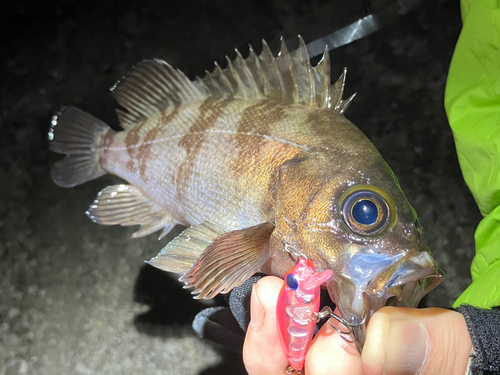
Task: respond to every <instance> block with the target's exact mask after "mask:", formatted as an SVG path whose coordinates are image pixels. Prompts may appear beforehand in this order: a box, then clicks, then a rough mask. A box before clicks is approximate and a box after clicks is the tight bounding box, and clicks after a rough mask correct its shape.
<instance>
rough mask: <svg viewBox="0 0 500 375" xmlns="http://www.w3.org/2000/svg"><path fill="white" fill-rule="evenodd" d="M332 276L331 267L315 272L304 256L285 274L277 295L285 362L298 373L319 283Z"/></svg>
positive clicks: (316, 304) (312, 322)
mask: <svg viewBox="0 0 500 375" xmlns="http://www.w3.org/2000/svg"><path fill="white" fill-rule="evenodd" d="M331 276H332V271H331V270H325V271H323V272H319V273H318V272H316V268H315V267H314V264H313V263H312V262H311V261H310V260H306V259H305V258H303V257H301V258H299V261H298V262H297V264H296V265H295V267H293V268H292V269H291V270H290V271H288V272H287V273H286V274H285V277H284V283H283V287H282V288H281V291H280V294H279V296H278V303H277V307H276V319H277V321H278V325H279V329H280V338H281V344H282V346H283V349H284V351H285V353H286V356H287V359H288V363H289V364H290V366H291V367H292V368H293V369H294V370H295V371H297V372H299V371H301V370H302V368H303V367H304V363H305V359H306V353H307V349H308V348H309V344H310V343H311V340H312V337H313V334H314V329H315V328H316V319H315V317H316V316H317V314H318V312H319V303H320V292H321V288H320V286H321V284H323V283H324V282H326V281H327V280H328V279H329V278H330V277H331Z"/></svg>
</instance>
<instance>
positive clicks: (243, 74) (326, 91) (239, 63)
mask: <svg viewBox="0 0 500 375" xmlns="http://www.w3.org/2000/svg"><path fill="white" fill-rule="evenodd" d="M262 44H263V45H262V53H261V54H260V55H259V56H257V55H256V54H255V52H254V50H253V48H252V46H250V48H249V49H250V53H249V56H248V57H247V58H246V59H244V58H243V57H242V56H241V54H240V53H239V52H238V50H236V59H234V60H233V61H230V60H229V59H228V58H227V60H228V66H227V68H226V69H221V67H220V66H219V65H218V64H217V63H216V66H215V69H214V71H213V72H212V73H208V72H207V74H206V75H205V77H204V78H203V79H200V78H197V85H198V87H199V88H200V89H201V90H203V91H204V92H205V93H206V94H207V95H213V96H235V97H238V98H269V99H275V100H283V101H287V102H290V103H297V104H303V105H308V106H313V107H319V108H331V109H332V110H334V111H336V112H338V113H340V114H342V113H344V111H345V110H346V109H347V107H348V106H349V104H350V103H351V101H352V99H353V98H354V95H352V96H351V97H350V98H348V99H346V100H343V99H342V96H343V93H344V83H345V74H346V72H347V70H346V69H344V71H343V73H342V75H341V76H340V78H339V79H338V80H337V82H335V84H333V85H331V84H330V59H329V54H328V49H327V48H325V52H324V53H323V57H322V58H321V61H320V62H319V63H318V65H317V66H315V67H313V66H312V65H311V61H310V59H309V54H308V53H307V48H306V44H305V43H304V40H303V39H302V37H300V36H299V48H298V49H297V50H296V51H294V52H292V53H290V52H289V51H288V49H287V48H286V45H285V41H284V40H283V39H281V49H280V52H279V53H278V56H277V57H274V56H273V54H272V52H271V50H270V49H269V47H268V45H267V44H266V42H265V41H262Z"/></svg>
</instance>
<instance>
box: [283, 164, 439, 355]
mask: <svg viewBox="0 0 500 375" xmlns="http://www.w3.org/2000/svg"><path fill="white" fill-rule="evenodd" d="M377 155H378V154H373V157H372V158H370V159H369V160H363V161H362V162H361V163H359V164H358V165H356V163H355V160H354V161H353V162H351V164H350V165H348V167H347V168H339V169H337V170H336V169H335V167H334V165H335V163H334V162H333V161H332V160H328V158H324V157H321V156H317V157H316V156H315V157H312V158H305V159H303V160H296V161H294V162H293V163H291V164H290V165H287V166H285V167H284V168H283V170H281V171H280V173H281V175H280V179H281V184H280V187H279V190H278V195H277V214H276V225H277V229H278V231H279V232H280V233H281V234H282V236H283V241H284V243H285V244H286V245H287V246H289V248H290V249H294V251H295V253H296V254H299V253H302V254H304V255H305V256H307V258H308V259H311V260H312V261H313V263H314V264H315V266H316V268H317V269H318V270H326V269H330V270H332V272H333V275H332V277H331V278H330V279H329V280H328V281H327V282H326V287H327V289H328V293H329V295H330V298H331V299H332V301H333V302H334V303H335V304H336V305H337V307H338V309H339V311H340V313H341V315H342V317H343V318H344V320H346V321H347V322H348V323H349V324H351V326H352V330H353V334H354V337H355V341H356V344H357V347H358V350H359V351H361V349H362V347H363V344H364V340H365V335H366V326H367V324H368V322H369V320H370V318H371V316H373V314H374V313H375V312H376V311H377V310H379V309H380V308H382V307H383V306H386V305H392V306H404V307H416V306H417V305H418V303H419V301H420V299H421V298H422V297H423V296H424V295H425V294H426V293H428V292H429V291H430V290H432V289H434V288H435V287H436V286H437V285H438V284H439V283H440V282H441V281H442V279H443V274H442V273H441V272H440V270H439V268H438V266H437V264H436V262H435V260H434V259H433V258H432V256H431V253H430V251H429V248H428V247H427V245H426V244H425V241H424V238H423V232H422V227H421V226H420V224H419V221H418V218H417V215H416V213H415V211H414V209H413V208H412V207H411V206H410V204H409V203H408V200H407V199H406V197H405V195H404V194H403V192H402V190H401V188H400V186H399V183H398V181H397V179H396V177H395V176H394V174H393V173H392V171H391V170H390V168H389V167H388V166H387V164H386V163H385V161H383V159H382V158H381V156H377ZM329 166H330V168H329ZM332 166H333V167H332ZM360 171H361V172H360ZM292 253H293V252H292Z"/></svg>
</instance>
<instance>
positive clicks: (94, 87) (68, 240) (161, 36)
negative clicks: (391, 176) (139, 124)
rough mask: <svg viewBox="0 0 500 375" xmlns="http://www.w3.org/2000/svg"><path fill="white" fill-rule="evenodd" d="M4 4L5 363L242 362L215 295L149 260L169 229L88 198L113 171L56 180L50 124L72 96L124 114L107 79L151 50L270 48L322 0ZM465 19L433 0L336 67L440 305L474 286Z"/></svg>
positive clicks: (208, 57) (0, 227)
mask: <svg viewBox="0 0 500 375" xmlns="http://www.w3.org/2000/svg"><path fill="white" fill-rule="evenodd" d="M143 3H144V4H143ZM2 4H3V5H1V7H2V8H1V9H0V27H1V28H2V32H1V36H0V38H1V39H0V40H1V43H0V69H1V77H2V78H1V79H0V103H1V108H0V129H1V137H0V196H1V199H0V374H1V375H4V374H9V375H11V374H51V375H56V374H107V375H114V374H139V373H140V374H148V375H153V374H222V373H223V374H243V373H244V370H243V367H242V363H241V358H240V356H239V355H237V354H232V353H231V352H229V351H226V350H224V349H222V348H220V347H218V346H217V345H214V344H211V343H209V342H207V341H204V340H202V339H199V338H197V336H196V335H195V334H194V333H193V331H192V329H191V321H192V318H193V316H194V315H195V314H196V313H197V312H198V311H199V310H200V309H201V308H203V307H204V306H205V305H202V304H200V303H198V302H194V301H193V300H191V298H190V297H189V295H188V293H187V292H185V291H183V290H182V288H181V286H180V285H179V283H177V282H176V281H175V279H174V278H173V277H171V276H170V275H167V274H165V273H162V272H159V271H156V270H154V269H152V268H150V267H149V266H146V265H144V263H143V261H144V260H146V259H149V258H151V257H152V256H154V255H155V254H156V253H157V252H158V250H159V249H160V248H161V247H162V246H164V245H165V243H167V241H168V240H169V239H171V238H172V235H170V236H168V238H166V239H164V240H162V241H161V243H158V241H156V239H155V238H154V236H150V237H148V238H144V239H140V240H132V239H131V238H130V236H131V234H132V232H133V231H134V229H133V228H122V227H116V228H115V227H102V226H99V225H96V224H94V223H92V222H91V221H90V220H89V219H88V218H87V217H86V216H85V214H84V211H85V210H86V209H87V207H88V205H89V204H90V203H91V202H92V200H93V199H94V197H95V195H96V193H97V192H98V191H99V190H100V189H102V188H103V187H105V186H107V185H109V184H110V183H113V181H115V180H114V178H112V177H103V178H100V179H98V180H96V181H92V182H89V183H87V184H85V185H83V186H79V187H76V188H73V189H69V190H65V189H61V188H58V187H56V186H55V185H54V184H53V183H52V181H51V180H50V178H49V170H50V164H51V163H52V162H53V161H54V160H56V159H57V156H55V155H53V154H51V153H50V152H49V151H48V141H47V137H46V134H47V130H48V128H49V123H50V118H51V116H52V115H53V114H54V113H55V112H57V110H58V109H59V108H60V107H61V106H62V105H74V106H77V107H80V108H82V109H84V110H86V111H88V112H90V113H92V114H94V115H95V116H97V117H99V118H101V119H102V120H104V121H106V122H107V123H109V124H112V125H113V126H116V125H117V119H116V116H115V114H114V107H115V104H114V101H113V98H112V95H111V93H110V92H109V91H108V88H109V87H111V86H112V85H113V83H114V82H115V81H116V80H117V79H119V78H120V77H121V76H122V75H123V74H125V73H126V72H127V70H128V69H130V68H131V67H132V66H133V65H134V64H136V63H137V62H139V61H140V60H142V59H146V58H154V57H156V58H162V59H165V60H167V61H168V62H169V63H170V64H172V65H173V66H176V67H179V68H181V69H182V70H183V71H184V72H186V73H187V74H188V75H189V77H191V78H194V77H195V76H196V75H201V74H203V71H204V70H205V69H212V67H213V61H214V60H215V59H217V60H218V61H219V62H221V63H222V62H223V57H224V55H226V54H227V55H229V56H230V57H232V58H234V55H235V54H234V50H233V49H234V47H238V48H240V50H241V51H242V52H243V54H244V55H245V54H246V52H247V49H246V47H245V46H246V45H247V43H248V42H250V43H252V44H253V45H254V46H255V47H256V49H258V50H259V49H260V39H261V38H265V39H266V40H272V39H273V38H274V37H275V36H276V35H277V34H278V33H279V32H280V31H281V30H282V29H284V28H285V27H287V26H290V25H293V24H296V22H297V20H298V19H300V18H301V17H303V16H304V15H306V14H308V13H310V12H311V11H312V10H314V9H316V8H317V7H319V6H320V5H321V2H319V1H312V2H303V1H298V0H296V1H287V2H285V1H278V0H274V1H269V2H266V3H265V4H264V3H262V4H261V3H258V2H255V1H238V2H236V1H220V0H211V1H196V2H192V3H191V2H184V1H182V2H181V1H175V2H174V1H150V2H134V3H132V2H127V3H125V2H113V1H99V2H97V1H70V0H66V1H62V0H56V1H52V2H51V3H50V4H51V5H50V6H49V5H47V4H48V3H46V2H35V1H30V0H21V1H15V2H9V5H5V2H4V3H2ZM308 25H309V26H308V27H314V22H309V23H308ZM460 27H461V23H460V18H459V9H458V2H457V1H429V2H424V4H423V5H421V6H419V7H418V8H416V9H415V10H414V11H413V12H411V13H410V14H408V15H406V16H404V17H401V18H399V19H398V20H397V21H396V22H395V23H393V24H392V25H390V26H389V27H388V28H386V29H384V30H382V31H379V32H377V33H375V34H373V35H372V36H370V37H367V38H364V39H362V40H360V41H357V42H355V43H352V44H351V45H348V46H346V47H342V48H340V49H337V50H334V51H333V52H332V54H331V56H332V71H333V72H334V75H337V74H340V72H341V69H342V67H344V66H348V67H349V74H348V81H347V88H346V90H347V93H348V94H350V93H353V92H358V96H357V97H356V99H355V102H354V103H353V104H352V106H351V107H350V109H349V111H348V113H347V117H348V118H349V119H351V120H352V121H353V122H354V123H356V124H358V125H359V127H360V128H361V129H362V130H363V131H364V132H365V133H366V134H367V135H368V136H369V137H370V139H372V141H373V142H374V143H375V145H376V146H377V147H378V148H379V150H380V151H381V153H382V154H383V156H384V157H385V158H386V160H387V162H388V163H389V165H391V167H392V168H393V169H394V171H395V173H396V175H397V176H398V177H399V180H400V182H401V185H402V187H403V190H404V191H405V192H406V194H407V196H408V198H409V200H410V202H411V203H412V204H413V205H414V207H415V208H416V210H417V212H418V213H419V216H420V220H421V223H422V225H423V227H424V228H425V230H426V236H427V240H428V243H429V246H430V248H431V249H432V251H433V254H434V256H435V258H436V259H437V261H438V263H439V265H440V266H441V268H442V269H443V270H444V271H445V273H446V275H447V278H446V281H445V282H443V284H442V285H440V286H439V287H438V288H437V289H436V290H435V291H434V292H432V293H431V294H430V295H429V296H428V297H427V298H426V299H425V300H424V305H427V306H443V307H450V306H451V304H452V303H453V301H454V300H455V299H456V298H457V297H458V296H459V295H460V293H461V292H462V291H463V290H464V289H465V288H466V287H467V285H468V284H469V283H470V276H469V266H470V262H471V260H472V256H473V248H474V244H473V233H474V229H475V226H476V225H477V223H478V222H479V220H480V215H479V213H478V210H477V208H476V206H475V204H474V202H473V200H472V198H471V195H470V194H469V192H468V190H467V187H466V186H465V184H464V183H463V180H462V178H461V174H460V170H459V167H458V163H457V159H456V156H455V150H454V145H453V138H452V135H451V133H450V130H449V128H448V125H447V121H446V117H445V113H444V109H443V95H444V87H445V82H446V75H447V70H448V66H449V63H450V59H451V56H452V51H453V48H454V45H455V43H456V40H457V38H458V34H459V30H460ZM297 31H298V32H301V33H304V34H306V33H307V30H303V31H301V29H300V28H299V29H298V30H297ZM178 229H179V228H178ZM176 233H178V230H177V231H176Z"/></svg>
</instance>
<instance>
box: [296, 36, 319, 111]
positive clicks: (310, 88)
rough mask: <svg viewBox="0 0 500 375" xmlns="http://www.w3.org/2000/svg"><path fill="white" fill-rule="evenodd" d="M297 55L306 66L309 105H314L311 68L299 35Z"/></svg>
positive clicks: (314, 86)
mask: <svg viewBox="0 0 500 375" xmlns="http://www.w3.org/2000/svg"><path fill="white" fill-rule="evenodd" d="M297 54H300V55H301V56H300V60H303V61H304V63H305V65H306V71H307V82H308V85H307V86H308V88H309V105H310V106H313V105H314V97H315V94H316V85H315V82H314V78H313V68H312V66H311V60H310V59H309V53H308V52H307V46H306V43H305V42H304V39H302V37H301V36H300V35H299V49H298V51H297Z"/></svg>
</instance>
